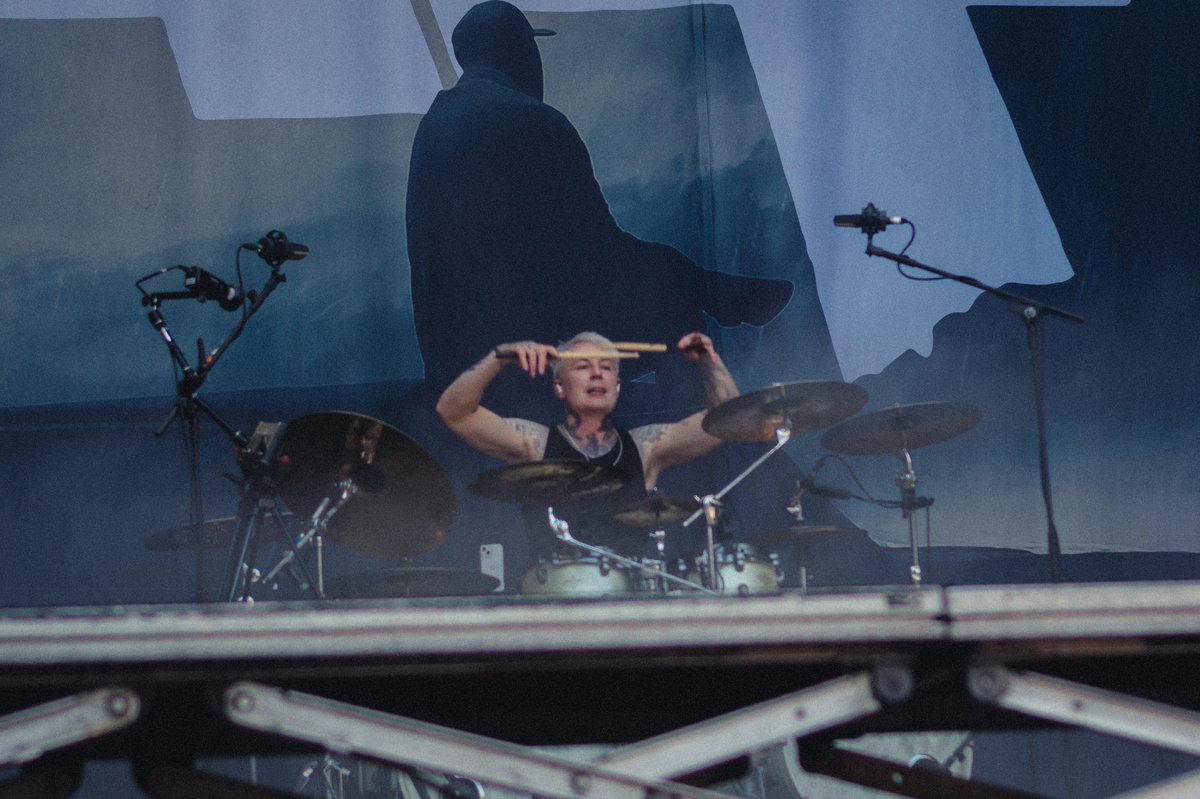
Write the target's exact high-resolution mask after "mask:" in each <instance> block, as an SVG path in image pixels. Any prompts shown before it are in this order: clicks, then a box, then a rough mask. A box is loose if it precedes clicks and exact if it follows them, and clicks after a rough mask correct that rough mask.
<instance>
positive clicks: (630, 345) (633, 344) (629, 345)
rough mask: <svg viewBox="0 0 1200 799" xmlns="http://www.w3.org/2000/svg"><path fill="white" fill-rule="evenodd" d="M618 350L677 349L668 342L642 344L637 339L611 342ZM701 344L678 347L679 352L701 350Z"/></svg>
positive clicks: (655, 350)
mask: <svg viewBox="0 0 1200 799" xmlns="http://www.w3.org/2000/svg"><path fill="white" fill-rule="evenodd" d="M613 346H614V347H616V349H617V350H618V351H619V352H667V351H668V350H675V349H679V348H677V347H675V346H674V345H668V344H643V343H641V342H638V341H618V342H616V343H615V344H613ZM703 351H704V345H703V344H692V345H691V346H688V347H684V348H683V349H679V352H703Z"/></svg>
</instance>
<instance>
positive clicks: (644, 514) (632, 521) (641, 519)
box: [613, 496, 700, 529]
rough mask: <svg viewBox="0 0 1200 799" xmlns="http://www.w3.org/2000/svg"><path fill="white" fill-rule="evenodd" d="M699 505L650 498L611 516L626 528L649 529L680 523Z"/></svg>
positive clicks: (675, 500)
mask: <svg viewBox="0 0 1200 799" xmlns="http://www.w3.org/2000/svg"><path fill="white" fill-rule="evenodd" d="M698 507H700V503H699V502H696V501H695V500H694V499H672V498H671V497H661V496H650V497H646V498H645V499H639V500H638V501H637V502H632V503H630V504H628V505H626V506H625V507H623V508H621V509H620V510H618V511H617V512H616V513H614V514H613V521H615V522H618V523H619V524H624V525H626V526H628V527H639V528H641V529H649V528H653V527H658V526H659V525H663V524H674V523H675V522H681V521H683V520H684V519H686V518H687V517H688V516H691V515H692V513H694V512H695V510H696V508H698Z"/></svg>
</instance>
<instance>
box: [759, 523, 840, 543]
mask: <svg viewBox="0 0 1200 799" xmlns="http://www.w3.org/2000/svg"><path fill="white" fill-rule="evenodd" d="M859 532H861V531H860V530H858V529H857V528H855V527H835V526H834V525H831V524H797V525H794V526H792V527H784V528H783V529H781V530H772V531H771V532H769V533H763V534H762V535H760V536H758V538H756V539H755V540H756V541H757V542H759V543H762V544H781V543H787V542H793V541H811V540H814V539H817V538H832V537H834V536H839V535H851V534H856V533H859Z"/></svg>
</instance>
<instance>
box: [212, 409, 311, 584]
mask: <svg viewBox="0 0 1200 799" xmlns="http://www.w3.org/2000/svg"><path fill="white" fill-rule="evenodd" d="M282 427H283V426H282V425H279V424H275V423H260V424H259V425H258V427H257V428H256V431H255V435H254V436H253V437H252V438H251V440H250V442H248V444H247V446H246V447H244V448H243V449H242V451H241V453H240V454H239V456H238V465H239V467H240V468H241V470H242V475H243V480H242V483H241V486H240V493H241V498H240V500H239V502H238V515H237V518H238V525H237V530H236V531H235V533H234V536H233V540H232V542H231V544H230V548H229V554H228V557H227V558H226V563H225V577H224V580H223V582H222V585H221V598H222V600H223V601H226V602H235V601H241V602H245V601H248V600H249V599H250V588H251V586H252V585H254V584H257V583H258V582H260V579H259V578H260V577H261V573H260V572H258V570H257V569H254V568H253V560H254V557H253V556H254V553H255V549H256V548H257V546H258V538H259V531H261V530H262V529H263V526H264V525H266V524H268V522H269V524H270V527H271V529H272V530H273V531H274V532H275V533H276V535H277V536H278V537H279V538H280V539H281V540H282V541H283V543H284V544H286V546H287V549H288V551H289V552H290V553H291V554H292V555H293V559H289V560H288V563H287V565H288V568H289V574H291V575H292V577H293V579H295V581H296V583H297V585H298V586H299V588H300V589H301V590H302V591H307V590H309V589H310V588H314V587H315V586H316V587H317V590H319V586H318V582H317V580H316V579H315V578H314V576H313V574H312V572H311V571H310V570H309V568H308V564H307V563H305V562H304V560H303V559H302V558H300V557H299V555H300V550H299V548H298V546H297V543H296V541H295V540H293V538H292V536H291V535H290V534H289V532H288V529H287V525H286V523H285V522H284V520H283V514H282V513H281V511H280V509H279V495H278V490H277V487H276V482H275V474H274V466H275V464H274V459H275V456H276V453H277V452H278V447H279V445H280V442H281V440H282V436H281V435H280V432H281V430H282ZM317 596H318V598H319V597H320V594H319V593H318V594H317Z"/></svg>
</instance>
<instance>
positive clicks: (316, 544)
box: [263, 480, 358, 599]
mask: <svg viewBox="0 0 1200 799" xmlns="http://www.w3.org/2000/svg"><path fill="white" fill-rule="evenodd" d="M338 488H339V489H340V490H339V492H338V500H337V503H336V504H334V503H333V501H332V500H331V499H330V498H329V497H325V499H324V500H322V501H321V504H320V505H318V506H317V509H316V510H315V511H313V515H312V519H311V520H310V523H309V527H308V529H307V530H306V531H304V534H303V535H301V536H300V537H299V538H297V539H296V546H295V548H294V549H289V550H288V551H287V552H285V553H284V554H283V557H282V558H281V559H280V560H279V562H278V563H277V564H275V568H273V569H271V571H269V572H267V574H266V576H265V577H264V578H263V582H265V583H267V584H268V585H271V586H272V587H273V588H278V587H279V586H278V583H277V582H275V578H276V577H277V576H278V575H279V572H281V571H283V569H285V568H287V569H288V570H289V571H291V572H292V574H293V576H294V574H295V572H294V571H292V570H293V568H294V567H293V563H292V561H293V560H294V558H295V557H296V555H297V554H298V553H299V551H300V550H301V549H303V548H304V547H305V545H307V544H308V543H309V542H310V541H311V542H312V544H313V550H314V551H315V552H316V560H317V569H316V572H317V573H316V579H317V582H316V594H317V598H318V599H323V598H324V597H325V536H324V534H325V531H326V530H327V529H328V528H329V522H330V521H331V520H332V519H333V516H334V514H335V513H337V512H338V511H339V510H341V508H342V507H344V506H345V504H346V503H347V502H349V501H350V498H351V497H353V496H354V495H355V494H357V493H358V486H357V485H356V484H355V483H354V482H353V481H352V480H344V481H342V482H341V483H340V484H339V485H338ZM330 505H333V507H330ZM300 587H301V589H304V588H306V586H304V585H301V586H300Z"/></svg>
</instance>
